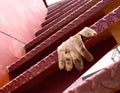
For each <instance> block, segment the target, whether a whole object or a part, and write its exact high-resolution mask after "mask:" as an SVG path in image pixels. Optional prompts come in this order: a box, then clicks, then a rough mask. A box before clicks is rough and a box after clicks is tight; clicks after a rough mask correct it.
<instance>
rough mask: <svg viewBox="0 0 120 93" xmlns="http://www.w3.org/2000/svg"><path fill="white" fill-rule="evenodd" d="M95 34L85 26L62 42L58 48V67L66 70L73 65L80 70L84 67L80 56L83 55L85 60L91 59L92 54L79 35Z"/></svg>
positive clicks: (88, 36)
mask: <svg viewBox="0 0 120 93" xmlns="http://www.w3.org/2000/svg"><path fill="white" fill-rule="evenodd" d="M95 35H97V33H96V32H95V31H94V30H92V29H90V28H88V27H85V28H84V29H83V30H81V31H80V32H79V33H77V34H76V35H74V36H72V37H70V38H69V39H68V40H67V41H65V42H63V43H62V44H61V45H60V46H59V47H58V48H57V52H58V65H59V69H61V70H62V69H64V68H65V69H66V70H67V71H71V70H72V69H73V66H75V68H76V69H77V70H78V71H80V70H82V69H83V68H84V64H83V60H82V57H84V58H85V59H86V60H87V61H92V60H93V56H92V55H91V53H89V51H88V50H87V49H86V47H85V45H84V43H83V41H82V38H81V36H83V37H87V38H90V37H93V36H95Z"/></svg>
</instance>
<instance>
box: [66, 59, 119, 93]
mask: <svg viewBox="0 0 120 93" xmlns="http://www.w3.org/2000/svg"><path fill="white" fill-rule="evenodd" d="M119 78H120V61H119V62H115V63H114V64H112V65H110V66H108V67H106V68H103V69H102V70H101V71H99V72H97V73H96V74H95V75H93V76H91V77H90V78H88V79H86V80H84V81H83V82H82V83H81V84H79V85H78V86H75V88H73V89H72V90H69V91H66V92H64V93H79V92H81V93H101V92H105V93H114V92H115V91H118V90H119V89H120V79H119Z"/></svg>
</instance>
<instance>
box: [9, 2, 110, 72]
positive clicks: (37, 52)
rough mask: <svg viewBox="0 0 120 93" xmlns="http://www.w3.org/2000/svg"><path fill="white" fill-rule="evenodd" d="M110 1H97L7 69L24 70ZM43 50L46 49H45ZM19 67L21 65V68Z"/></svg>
mask: <svg viewBox="0 0 120 93" xmlns="http://www.w3.org/2000/svg"><path fill="white" fill-rule="evenodd" d="M111 1H112V0H103V1H101V2H99V3H98V4H97V5H96V6H93V7H92V8H90V9H89V10H87V11H86V12H85V13H84V14H82V15H80V16H79V17H77V18H76V19H74V20H73V21H72V22H70V23H69V24H68V25H66V26H64V27H63V28H62V29H60V30H59V31H57V32H56V33H55V34H54V35H52V36H51V37H49V38H48V39H46V40H45V41H44V42H42V43H41V44H39V45H38V46H37V47H35V48H34V49H32V50H31V51H30V52H28V53H27V54H26V55H25V56H23V57H22V58H21V59H19V60H18V61H17V62H16V63H15V64H12V65H11V66H10V67H9V68H8V69H9V71H10V72H14V73H19V70H22V69H24V70H25V69H27V68H26V67H27V66H28V67H29V66H30V65H33V64H34V63H36V62H37V61H38V60H39V59H40V57H42V56H43V55H44V54H45V53H46V54H47V52H49V53H50V50H51V49H55V44H54V45H53V43H56V45H58V43H59V44H60V43H61V42H63V40H65V39H67V38H69V36H70V35H73V34H75V33H77V32H78V31H79V30H77V31H75V30H74V31H72V30H73V29H75V28H76V27H79V29H80V28H82V27H83V26H84V25H87V24H88V22H87V23H84V22H85V21H87V20H89V18H90V17H91V19H92V18H93V17H95V16H94V14H95V13H96V12H99V11H100V10H101V9H102V8H104V7H105V6H106V5H108V4H110V2H111ZM97 17H98V16H97ZM81 19H82V20H81ZM83 24H84V25H83ZM68 33H69V34H68ZM70 33H71V34H70ZM46 34H47V33H46ZM63 37H64V38H63ZM106 38H107V37H106ZM38 41H39V40H38ZM35 42H36V41H35ZM52 45H53V46H52ZM45 50H47V51H45ZM33 60H34V61H33ZM24 64H26V65H24ZM22 66H23V67H22ZM19 67H21V69H20V68H19ZM17 69H19V70H18V71H17Z"/></svg>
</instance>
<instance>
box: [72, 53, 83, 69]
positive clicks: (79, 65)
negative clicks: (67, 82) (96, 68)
mask: <svg viewBox="0 0 120 93" xmlns="http://www.w3.org/2000/svg"><path fill="white" fill-rule="evenodd" d="M71 56H72V61H73V64H74V66H75V68H76V69H77V70H78V71H81V70H82V69H83V68H84V65H83V60H82V56H81V55H80V54H79V53H78V52H77V51H72V52H71Z"/></svg>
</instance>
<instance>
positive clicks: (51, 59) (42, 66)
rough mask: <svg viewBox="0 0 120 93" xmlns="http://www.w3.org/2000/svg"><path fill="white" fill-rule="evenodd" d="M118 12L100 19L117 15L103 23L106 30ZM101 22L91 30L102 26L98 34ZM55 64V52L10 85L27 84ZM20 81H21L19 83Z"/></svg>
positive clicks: (115, 20) (119, 9) (117, 10)
mask: <svg viewBox="0 0 120 93" xmlns="http://www.w3.org/2000/svg"><path fill="white" fill-rule="evenodd" d="M119 11H120V8H119V7H118V8H117V9H116V10H114V11H112V12H111V13H110V14H108V15H106V16H105V17H103V18H102V19H101V20H103V19H104V20H105V19H106V18H110V17H111V15H112V14H113V13H114V16H115V15H117V17H116V18H114V17H112V18H113V19H114V20H112V21H111V22H109V20H105V21H104V24H105V23H108V22H109V25H108V26H106V28H108V27H109V26H110V25H111V24H113V23H114V22H117V21H118V19H119V14H118V13H120V12H119ZM101 20H100V21H98V22H96V24H94V25H92V26H91V28H92V27H93V26H94V28H95V26H98V24H99V26H102V27H101V28H99V29H98V32H99V30H100V31H102V30H103V28H104V26H105V25H103V22H101ZM99 26H98V27H99ZM106 28H104V29H106ZM56 62H57V52H56V51H55V52H53V53H52V54H50V55H49V56H47V57H46V58H44V59H43V60H41V61H40V62H38V63H37V64H35V65H34V66H32V67H31V68H30V69H28V70H27V71H25V72H24V73H23V74H21V75H19V76H18V77H17V78H15V79H14V80H13V81H11V82H12V84H14V82H15V80H16V79H17V80H16V82H17V83H15V84H17V85H16V86H18V87H19V86H21V85H23V84H24V83H26V82H28V81H29V80H31V79H33V78H34V77H35V76H37V75H38V74H40V73H42V72H43V71H45V70H46V69H48V68H50V67H51V66H52V65H54V64H56ZM20 80H22V81H20ZM9 85H11V84H9ZM13 86H14V85H13ZM6 88H8V86H7V87H4V88H3V89H4V91H7V89H6ZM9 90H11V91H12V90H14V89H12V88H11V89H9Z"/></svg>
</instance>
